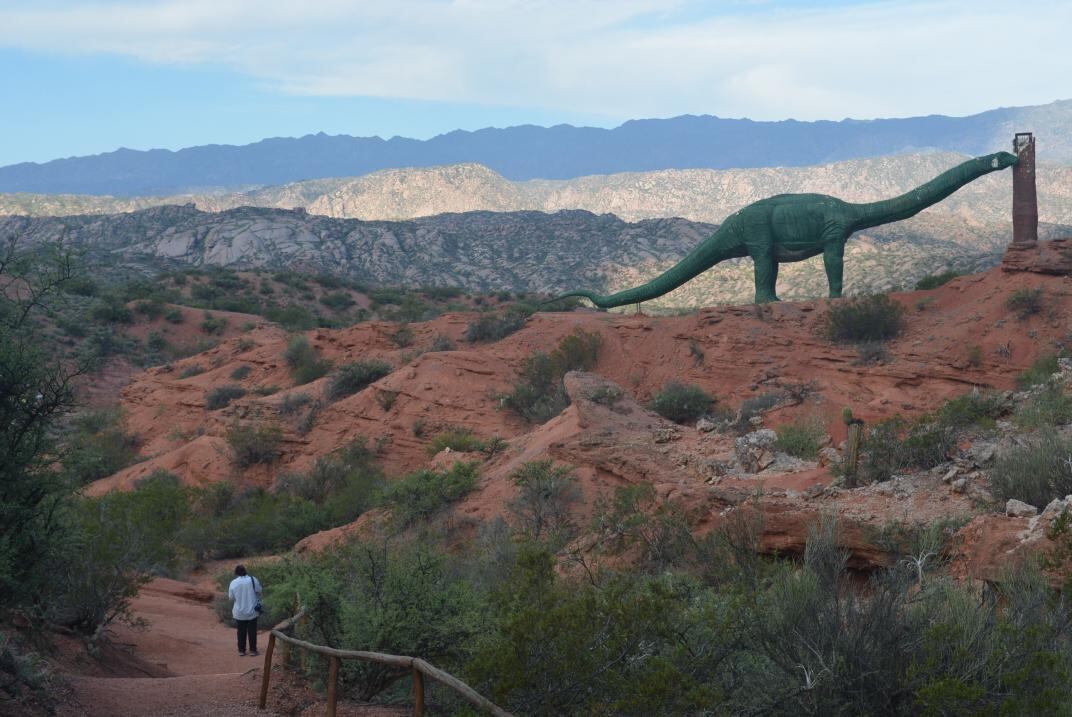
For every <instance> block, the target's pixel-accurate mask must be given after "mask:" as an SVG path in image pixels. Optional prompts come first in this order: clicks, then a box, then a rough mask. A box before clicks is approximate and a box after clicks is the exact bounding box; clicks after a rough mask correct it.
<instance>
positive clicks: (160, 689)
mask: <svg viewBox="0 0 1072 717" xmlns="http://www.w3.org/2000/svg"><path fill="white" fill-rule="evenodd" d="M212 574H214V573H213V571H212V570H208V571H206V573H205V576H202V577H200V578H194V579H193V581H192V582H180V581H177V580H167V579H164V578H160V579H157V580H154V581H153V582H151V583H149V584H148V585H146V586H145V587H143V588H142V590H141V593H140V594H139V595H138V597H137V598H135V599H134V601H133V604H132V607H133V611H134V614H135V615H136V616H137V617H139V618H142V619H143V620H145V621H147V623H148V626H147V627H146V628H145V629H135V628H131V627H129V626H126V625H117V626H116V627H115V628H114V630H113V637H112V647H110V648H109V653H110V655H109V657H107V658H106V659H104V660H102V661H99V662H98V661H95V662H93V663H92V664H90V663H85V662H84V661H83V662H82V663H81V667H77V666H76V665H75V664H72V665H71V667H72V669H71V672H75V673H77V674H67V675H66V679H67V682H68V683H69V684H70V687H71V690H72V692H73V701H74V703H75V704H69V705H66V706H63V707H61V708H60V710H59V712H58V714H60V715H63V716H64V717H136V716H138V717H140V716H141V715H151V716H152V717H247V716H248V717H254V716H257V717H284V716H286V717H313V715H321V714H323V710H324V705H323V702H322V701H321V699H320V696H319V695H317V694H316V693H315V692H313V691H311V690H310V689H308V688H307V687H306V686H305V685H304V684H302V682H301V680H300V679H298V678H297V677H296V676H295V675H294V674H292V673H288V672H287V671H285V670H282V669H280V668H279V665H278V662H275V663H273V664H275V665H276V668H275V669H273V672H272V674H273V677H272V689H271V691H270V692H269V699H268V709H267V710H265V711H263V712H262V711H260V710H258V709H257V708H256V698H257V695H258V694H259V691H260V683H261V675H262V671H263V667H264V657H263V654H264V650H265V648H266V647H267V642H268V641H267V638H266V636H265V635H264V634H263V632H262V633H261V635H260V639H259V640H258V643H259V644H258V647H259V648H260V650H261V655H262V656H261V657H241V656H239V655H238V645H237V643H236V640H235V631H234V630H232V629H228V628H227V627H225V626H224V625H222V624H221V623H220V622H219V620H218V619H217V618H216V614H215V612H214V611H213V609H212V600H213V598H214V596H215V593H214V591H213V586H212V579H211V575H212ZM262 627H263V626H262ZM277 657H278V653H277ZM338 714H339V717H400V715H406V714H410V711H409V710H408V709H406V708H398V707H395V708H390V707H380V706H372V705H357V704H348V703H344V702H340V703H339V709H338Z"/></svg>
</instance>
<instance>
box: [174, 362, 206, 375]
mask: <svg viewBox="0 0 1072 717" xmlns="http://www.w3.org/2000/svg"><path fill="white" fill-rule="evenodd" d="M204 372H205V367H204V366H202V365H201V364H199V363H192V364H190V365H188V366H185V367H183V369H182V371H179V378H191V377H193V376H200V375H201V374H203V373H204Z"/></svg>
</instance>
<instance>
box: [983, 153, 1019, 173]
mask: <svg viewBox="0 0 1072 717" xmlns="http://www.w3.org/2000/svg"><path fill="white" fill-rule="evenodd" d="M1019 161H1020V158H1019V157H1017V156H1016V155H1015V154H1010V153H1009V152H996V153H995V154H992V155H990V166H991V167H993V168H994V169H1005V168H1006V167H1013V166H1015V165H1016V164H1018V163H1019Z"/></svg>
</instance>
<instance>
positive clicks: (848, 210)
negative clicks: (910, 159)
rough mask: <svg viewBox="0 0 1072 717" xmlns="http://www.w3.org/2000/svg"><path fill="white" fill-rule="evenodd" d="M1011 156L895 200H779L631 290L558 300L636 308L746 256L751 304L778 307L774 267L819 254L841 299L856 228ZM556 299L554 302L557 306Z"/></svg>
mask: <svg viewBox="0 0 1072 717" xmlns="http://www.w3.org/2000/svg"><path fill="white" fill-rule="evenodd" d="M1016 162H1017V158H1016V156H1015V155H1012V154H1009V153H1008V152H997V153H996V154H988V155H986V156H985V157H976V158H975V159H969V160H968V161H967V162H964V163H963V164H959V165H957V166H956V167H953V168H952V169H950V170H948V171H945V172H942V173H941V174H939V175H938V176H937V177H935V178H934V179H932V180H931V181H929V182H927V183H926V184H922V185H920V186H918V187H916V188H915V189H913V190H912V191H910V192H907V193H905V194H902V195H901V196H899V197H894V198H893V199H886V200H883V201H881V202H870V203H867V204H853V203H851V202H846V201H842V200H841V199H838V198H837V197H830V196H827V195H825V194H779V195H777V196H774V197H768V198H767V199H761V200H759V201H758V202H755V203H754V204H749V205H748V206H747V207H744V208H743V209H741V210H739V211H737V212H734V213H733V214H732V215H730V216H729V217H727V218H726V221H724V222H723V223H722V225H721V226H720V227H719V228H718V229H717V230H716V231H715V233H714V234H712V235H711V236H710V237H708V238H707V239H705V240H704V241H703V242H702V243H701V244H700V245H699V246H697V247H696V248H695V249H693V250H692V251H690V252H689V253H688V255H687V256H685V258H684V259H682V260H681V261H679V262H678V263H677V264H675V265H674V266H672V267H671V268H669V269H667V270H666V271H665V272H663V273H662V274H661V275H659V276H657V277H655V278H654V279H652V280H651V281H649V282H648V283H647V284H644V285H642V286H638V287H636V288H635V289H627V290H625V291H619V292H618V293H616V294H610V295H609V296H602V295H600V294H595V293H593V292H591V291H571V292H570V293H568V294H563V295H562V296H559V297H557V299H564V298H566V297H570V296H581V297H584V298H586V299H590V300H591V301H592V303H594V304H595V305H596V306H598V307H600V308H603V309H609V308H611V307H614V306H624V305H626V304H638V303H640V302H641V301H649V300H651V299H655V298H657V297H660V296H662V295H663V294H666V293H669V292H671V291H673V290H674V289H676V288H677V287H679V286H681V285H682V284H684V283H685V282H687V281H689V280H691V279H693V278H695V277H696V276H698V275H699V274H700V273H701V272H703V271H706V270H707V269H710V268H711V267H712V266H714V265H715V264H717V263H719V262H720V261H723V260H725V259H732V258H737V257H744V256H750V257H752V261H753V262H755V277H756V278H755V280H756V303H757V304H762V303H766V302H768V301H778V300H779V299H778V294H777V292H776V291H775V284H776V283H777V281H778V264H779V262H787V261H788V262H793V261H803V260H804V259H810V258H811V257H813V256H817V255H818V254H822V255H823V265H824V266H825V267H826V279H827V282H828V283H829V285H830V296H831V297H834V298H836V297H839V296H841V281H842V274H843V271H844V258H845V242H846V241H847V240H848V238H849V237H850V236H851V235H852V234H853V232H857V231H859V230H861V229H867V228H868V227H875V226H878V225H880V224H888V223H889V222H896V221H900V220H902V219H908V218H909V217H911V216H915V215H916V214H917V213H918V212H920V211H922V210H923V209H926V208H927V207H929V206H931V205H932V204H936V203H938V202H940V201H942V200H943V199H945V198H946V197H948V196H949V195H950V194H952V193H953V192H955V191H957V190H958V189H960V188H961V187H963V186H964V185H965V184H967V183H968V182H971V181H973V180H976V179H978V178H979V177H981V176H983V175H984V174H989V173H990V172H996V171H998V170H1001V169H1005V168H1006V167H1011V166H1013V165H1014V164H1016ZM557 299H554V300H557Z"/></svg>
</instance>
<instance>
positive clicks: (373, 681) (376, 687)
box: [258, 542, 487, 714]
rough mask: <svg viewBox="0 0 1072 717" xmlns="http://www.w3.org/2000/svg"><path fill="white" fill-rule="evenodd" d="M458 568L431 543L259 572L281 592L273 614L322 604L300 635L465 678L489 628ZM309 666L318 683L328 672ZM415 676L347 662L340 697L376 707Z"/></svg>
mask: <svg viewBox="0 0 1072 717" xmlns="http://www.w3.org/2000/svg"><path fill="white" fill-rule="evenodd" d="M453 567H454V566H453V563H452V562H451V558H450V557H449V556H447V555H444V554H442V553H440V552H438V551H436V550H433V549H431V548H429V547H427V546H424V545H412V544H405V545H395V544H391V545H385V544H383V543H380V544H377V543H374V542H369V543H365V542H355V543H352V544H350V545H346V546H342V547H339V548H335V549H331V550H327V551H324V552H323V553H322V554H319V555H314V556H310V557H301V558H286V559H284V560H282V561H279V562H276V563H271V564H266V565H263V566H258V570H260V577H261V578H262V579H263V580H264V583H265V585H271V586H274V589H273V591H272V593H271V595H270V596H269V597H268V598H267V602H266V604H267V605H268V607H269V609H276V610H278V611H279V612H280V613H282V612H283V610H284V609H285V608H286V607H289V601H291V600H292V599H293V595H294V594H296V593H297V594H300V595H301V596H302V600H303V601H304V602H306V603H307V604H309V605H316V606H317V610H316V615H315V617H313V618H312V619H310V620H306V621H303V622H302V623H301V624H300V625H299V626H298V627H297V628H296V634H297V636H298V637H300V638H302V639H305V640H308V641H310V642H313V643H317V644H322V645H330V646H333V647H338V648H342V649H354V648H355V647H357V646H360V647H361V649H365V650H373V651H377V652H385V653H390V654H396V655H420V656H421V657H422V658H423V659H426V660H428V661H429V662H432V663H433V664H435V665H436V666H437V667H440V668H442V669H445V670H448V671H450V672H453V673H454V674H459V673H461V672H462V668H463V666H464V662H465V658H466V657H467V656H468V655H469V654H470V653H471V651H472V649H473V646H474V645H475V642H476V640H477V639H478V638H479V636H480V634H481V633H482V632H484V631H485V630H486V629H487V623H486V622H485V619H484V618H485V613H484V611H483V610H482V606H483V605H482V602H481V600H480V599H479V597H478V596H477V594H476V593H475V591H474V589H473V587H472V585H471V584H470V582H469V581H468V580H466V579H465V577H464V576H460V575H458V574H456V573H455V572H454V570H453ZM277 605H278V606H279V607H276V606H277ZM303 664H304V667H305V669H306V670H307V671H308V675H309V677H310V678H312V679H322V678H323V675H324V674H326V673H325V672H324V669H325V666H324V664H323V663H322V662H321V661H318V660H315V659H313V660H308V661H305V662H304V663H303ZM409 673H410V671H409V669H408V668H401V669H400V668H398V667H392V666H387V665H382V664H378V663H374V662H360V661H357V660H345V661H343V662H342V665H341V669H340V671H339V691H340V693H341V694H343V695H346V696H349V697H352V698H353V699H356V700H361V701H368V700H371V699H373V698H374V697H376V696H377V695H380V694H382V693H385V692H387V691H388V690H389V688H390V687H391V686H392V685H394V684H395V683H396V682H398V681H399V678H406V679H405V680H404V684H405V686H404V688H405V689H406V690H407V691H408V690H409V689H410V687H409V679H408V676H409ZM388 694H391V696H392V697H398V695H397V694H392V693H388ZM402 699H406V697H404V696H403V697H402ZM436 699H437V701H438V699H439V698H438V697H437V698H436ZM459 709H465V708H461V707H460V706H459ZM451 712H452V713H455V712H454V710H451ZM446 713H447V710H446V709H444V714H446Z"/></svg>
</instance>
